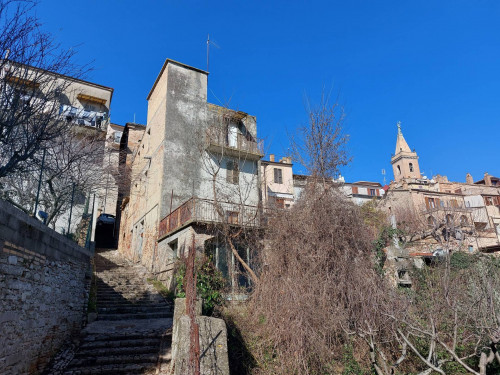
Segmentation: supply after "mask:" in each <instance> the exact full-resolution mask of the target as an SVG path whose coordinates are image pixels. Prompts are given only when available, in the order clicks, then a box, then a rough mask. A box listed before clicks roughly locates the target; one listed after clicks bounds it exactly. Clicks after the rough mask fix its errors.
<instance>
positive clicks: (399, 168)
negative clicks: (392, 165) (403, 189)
mask: <svg viewBox="0 0 500 375" xmlns="http://www.w3.org/2000/svg"><path fill="white" fill-rule="evenodd" d="M398 174H401V167H400V166H399V165H398Z"/></svg>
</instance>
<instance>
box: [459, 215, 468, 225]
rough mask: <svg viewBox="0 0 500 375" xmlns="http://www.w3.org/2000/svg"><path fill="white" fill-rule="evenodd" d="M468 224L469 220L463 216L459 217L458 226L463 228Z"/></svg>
mask: <svg viewBox="0 0 500 375" xmlns="http://www.w3.org/2000/svg"><path fill="white" fill-rule="evenodd" d="M468 224H469V220H467V217H466V216H465V215H462V216H460V225H462V226H465V225H468Z"/></svg>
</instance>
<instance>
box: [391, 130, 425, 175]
mask: <svg viewBox="0 0 500 375" xmlns="http://www.w3.org/2000/svg"><path fill="white" fill-rule="evenodd" d="M391 164H392V171H393V172H394V180H395V181H396V182H398V181H400V180H401V179H403V178H420V177H421V175H420V167H419V166H418V156H417V153H416V152H415V151H411V149H410V147H409V146H408V143H406V141H405V138H404V137H403V133H402V132H401V122H398V138H397V140H396V152H395V153H394V155H393V156H392V158H391Z"/></svg>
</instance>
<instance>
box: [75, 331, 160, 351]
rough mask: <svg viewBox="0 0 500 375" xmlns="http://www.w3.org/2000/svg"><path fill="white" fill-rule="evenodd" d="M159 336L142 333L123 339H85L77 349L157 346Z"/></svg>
mask: <svg viewBox="0 0 500 375" xmlns="http://www.w3.org/2000/svg"><path fill="white" fill-rule="evenodd" d="M160 341H161V338H160V337H158V335H156V336H155V337H147V336H144V335H141V336H136V337H135V338H130V336H126V337H124V338H123V340H119V339H110V338H107V339H103V340H97V341H87V342H84V343H83V344H82V345H80V347H79V349H78V350H79V351H80V350H82V351H86V350H94V349H106V350H107V349H109V348H127V347H137V346H140V345H145V346H156V347H157V348H158V346H159V345H160Z"/></svg>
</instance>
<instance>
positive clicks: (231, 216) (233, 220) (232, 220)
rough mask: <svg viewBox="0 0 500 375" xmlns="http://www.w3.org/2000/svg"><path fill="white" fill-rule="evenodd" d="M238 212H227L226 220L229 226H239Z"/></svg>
mask: <svg viewBox="0 0 500 375" xmlns="http://www.w3.org/2000/svg"><path fill="white" fill-rule="evenodd" d="M238 217H239V214H238V211H226V218H227V222H228V223H229V224H238Z"/></svg>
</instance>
